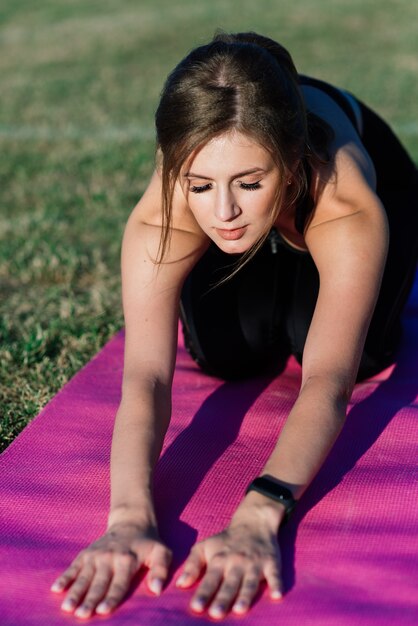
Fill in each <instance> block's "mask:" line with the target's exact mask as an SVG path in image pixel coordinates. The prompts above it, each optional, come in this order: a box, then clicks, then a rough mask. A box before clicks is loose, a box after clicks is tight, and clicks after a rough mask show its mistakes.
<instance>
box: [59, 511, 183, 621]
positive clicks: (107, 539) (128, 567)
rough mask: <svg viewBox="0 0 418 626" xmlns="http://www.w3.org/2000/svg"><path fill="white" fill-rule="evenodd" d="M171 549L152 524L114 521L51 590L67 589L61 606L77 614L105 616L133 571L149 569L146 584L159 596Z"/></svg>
mask: <svg viewBox="0 0 418 626" xmlns="http://www.w3.org/2000/svg"><path fill="white" fill-rule="evenodd" d="M171 559H172V552H171V550H170V549H169V548H167V546H165V545H164V544H163V543H162V541H161V540H160V538H159V535H158V531H157V529H156V528H155V526H148V527H144V526H140V525H137V524H134V523H131V522H129V523H127V522H124V523H118V524H114V525H113V526H111V527H110V528H109V529H108V531H107V532H106V533H105V534H104V535H103V536H102V537H100V539H98V540H97V541H95V542H94V543H92V544H91V545H90V546H88V548H86V549H85V550H82V551H81V552H80V553H79V554H78V556H77V557H76V558H75V559H74V561H73V562H72V563H71V565H70V567H69V568H68V569H67V570H65V572H64V573H63V574H62V575H61V576H60V577H59V578H58V579H57V580H56V581H55V582H54V584H53V585H52V587H51V590H52V591H54V592H63V591H65V590H68V591H67V595H66V597H65V600H64V602H63V603H62V605H61V608H62V609H63V610H64V611H67V612H69V613H75V615H76V616H77V617H82V618H88V617H91V616H92V615H93V614H94V612H96V613H98V614H100V615H107V614H108V613H110V612H111V611H112V610H113V609H115V608H116V607H117V606H118V605H119V604H120V603H121V602H122V600H123V598H124V597H125V596H126V594H127V592H128V590H129V587H130V584H131V582H132V579H133V577H134V576H135V574H136V573H137V572H138V571H139V570H140V569H141V567H144V566H145V567H147V568H148V569H149V571H148V575H147V583H148V587H149V588H150V590H151V591H152V592H153V593H155V594H156V595H159V594H160V593H161V590H162V587H163V584H164V582H165V581H166V579H167V576H168V570H169V567H170V564H171Z"/></svg>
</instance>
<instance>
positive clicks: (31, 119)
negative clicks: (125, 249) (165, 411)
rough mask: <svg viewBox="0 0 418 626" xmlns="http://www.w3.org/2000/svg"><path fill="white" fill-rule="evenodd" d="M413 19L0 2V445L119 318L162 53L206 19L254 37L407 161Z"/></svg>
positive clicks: (407, 9) (414, 87)
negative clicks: (348, 101)
mask: <svg viewBox="0 0 418 626" xmlns="http://www.w3.org/2000/svg"><path fill="white" fill-rule="evenodd" d="M416 23H417V22H416V15H415V5H414V3H413V2H410V0H387V1H386V2H380V1H379V0H362V1H361V2H360V1H359V0H352V1H351V2H349V3H348V2H346V0H318V1H317V2H315V3H313V2H311V1H310V0H298V2H297V3H296V2H294V1H292V2H290V1H288V0H284V1H277V0H274V1H273V0H265V1H261V2H259V3H256V2H254V1H253V0H242V1H241V2H239V3H238V2H232V0H228V1H227V0H204V1H196V0H179V1H178V2H176V3H173V2H172V1H170V0H142V1H141V2H138V1H137V0H135V1H134V0H117V1H115V0H114V1H110V0H107V1H106V0H100V1H99V0H89V2H85V0H67V1H65V0H49V1H47V0H39V2H36V3H34V2H32V1H29V0H3V2H2V3H1V7H0V73H1V76H2V98H1V99H0V143H1V146H0V148H1V149H0V413H1V415H0V449H4V448H5V447H6V446H7V445H8V444H9V443H10V442H11V441H12V440H13V439H14V437H15V436H16V435H17V434H18V433H19V432H20V431H21V430H22V428H23V427H24V426H25V425H26V424H27V423H28V421H30V419H31V418H32V417H34V416H35V415H36V414H37V413H38V412H39V410H40V409H41V408H42V406H44V405H45V403H46V402H47V401H48V400H49V399H50V398H51V397H52V395H54V394H55V393H56V392H57V391H58V389H60V388H61V387H62V385H63V384H64V383H65V382H66V381H67V380H68V379H69V378H70V377H71V376H72V375H73V374H74V373H75V372H76V371H77V370H78V369H79V368H80V367H81V366H82V365H83V364H84V363H86V362H87V361H88V360H89V359H90V358H91V357H92V356H93V354H95V353H96V352H97V351H98V350H99V349H100V347H101V346H102V345H103V344H104V343H105V342H106V340H107V339H108V338H109V337H110V336H112V334H113V333H114V332H116V330H117V329H118V328H120V327H121V326H122V324H123V318H122V311H121V305H120V280H119V254H120V241H121V236H122V232H123V227H124V224H125V221H126V219H127V217H128V215H129V212H130V210H131V209H132V207H133V206H134V205H135V203H136V202H137V200H138V198H139V197H140V195H141V193H142V192H143V190H144V188H145V185H146V182H147V178H148V176H149V174H150V172H151V170H152V166H153V151H154V143H153V112H154V110H155V107H156V104H157V101H158V95H159V93H160V90H161V87H162V84H163V81H164V78H165V76H166V75H167V73H168V72H169V70H170V69H171V68H172V67H173V66H174V65H175V64H176V63H177V61H178V60H179V59H180V58H181V57H182V56H184V54H185V53H186V52H187V51H188V50H189V49H190V48H191V47H193V46H195V45H197V44H199V43H204V42H206V41H207V40H208V39H209V38H210V37H211V36H212V34H213V32H214V31H215V29H216V28H223V29H224V30H232V31H238V30H250V29H251V30H256V31H259V32H262V33H264V34H266V35H269V36H271V37H273V38H276V39H278V40H279V41H281V42H282V43H283V44H284V45H286V46H287V47H289V49H290V50H291V52H292V54H293V56H294V59H295V62H296V64H297V66H298V68H299V70H300V71H301V72H305V73H307V74H312V75H314V76H318V77H321V78H324V79H326V80H330V81H332V82H335V83H336V84H339V85H341V86H344V87H346V88H348V89H351V90H352V91H354V92H355V93H356V94H358V95H359V96H361V97H362V99H364V100H365V101H367V102H368V103H369V104H370V105H372V106H373V107H374V108H376V109H377V110H378V111H379V112H380V113H381V114H382V115H383V116H385V117H386V118H387V119H388V120H389V121H390V122H391V123H392V125H393V126H394V128H395V129H396V130H397V131H398V133H399V135H400V136H401V138H402V140H403V141H404V143H405V145H406V146H407V148H408V149H409V151H410V152H411V154H412V155H413V157H414V158H415V160H416V161H418V119H417V114H416V103H417V101H418V81H417V80H416V75H417V69H418V40H417V37H416Z"/></svg>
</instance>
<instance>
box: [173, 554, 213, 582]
mask: <svg viewBox="0 0 418 626" xmlns="http://www.w3.org/2000/svg"><path fill="white" fill-rule="evenodd" d="M205 563H206V561H205V559H204V557H203V550H202V549H201V547H200V546H199V545H198V544H195V545H194V546H193V548H192V550H191V552H190V554H189V556H188V558H187V560H186V562H185V564H184V566H183V572H182V574H181V576H180V577H179V578H178V579H177V581H176V585H177V586H178V587H190V586H191V585H193V583H194V582H196V580H197V579H198V578H199V576H200V573H201V571H202V569H203V567H204V566H205Z"/></svg>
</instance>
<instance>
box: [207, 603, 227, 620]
mask: <svg viewBox="0 0 418 626" xmlns="http://www.w3.org/2000/svg"><path fill="white" fill-rule="evenodd" d="M208 613H209V615H210V616H211V617H221V616H222V615H223V614H224V613H225V609H224V607H223V606H221V605H220V604H216V605H215V606H211V607H210V609H209V611H208Z"/></svg>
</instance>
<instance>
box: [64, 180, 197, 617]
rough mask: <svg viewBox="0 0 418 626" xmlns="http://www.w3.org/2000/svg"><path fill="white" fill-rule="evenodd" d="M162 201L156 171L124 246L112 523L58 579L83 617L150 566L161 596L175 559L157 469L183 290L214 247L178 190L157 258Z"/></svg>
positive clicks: (68, 605) (70, 607) (112, 601)
mask: <svg viewBox="0 0 418 626" xmlns="http://www.w3.org/2000/svg"><path fill="white" fill-rule="evenodd" d="M160 198H161V185H160V181H159V176H158V175H157V174H155V175H154V177H153V179H152V181H151V184H150V186H149V188H148V190H147V192H146V193H145V195H144V196H143V198H142V199H141V201H140V202H139V204H138V205H137V207H136V208H135V209H134V211H133V212H132V214H131V216H130V218H129V220H128V223H127V226H126V229H125V233H124V238H123V244H122V296H123V308H124V316H125V333H126V334H125V356H124V373H123V384H122V400H121V403H120V406H119V409H118V411H117V415H116V420H115V428H114V435H113V440H112V453H111V508H110V514H109V520H108V529H107V532H106V533H105V535H104V536H103V537H101V538H100V539H99V540H98V541H96V542H94V543H93V544H92V545H91V546H89V547H88V548H87V549H85V550H83V551H82V552H81V553H80V554H79V555H78V557H77V558H76V559H75V560H74V561H73V563H72V564H71V566H70V568H69V569H68V570H66V572H64V574H63V575H62V576H61V577H60V578H59V579H58V580H57V581H56V584H55V585H54V590H57V591H62V590H64V589H67V588H68V587H69V585H71V587H70V589H69V591H68V594H67V597H66V599H65V601H64V603H63V609H64V610H67V611H70V612H73V611H74V610H76V615H77V616H79V617H89V616H90V615H91V614H92V613H93V612H94V610H96V612H99V613H108V612H110V611H111V610H112V609H113V608H114V607H115V606H116V605H117V604H119V603H120V601H121V600H122V599H123V597H124V595H125V594H126V592H127V591H128V588H129V584H130V582H131V580H132V577H133V575H134V574H135V573H136V572H137V571H138V570H139V569H140V567H142V566H146V567H148V568H149V574H148V584H149V586H150V588H151V590H152V591H154V592H155V593H159V592H160V591H161V588H162V585H163V582H164V580H165V579H166V578H167V575H168V567H169V564H170V561H171V551H170V550H169V549H168V548H167V547H166V546H164V545H163V543H162V542H161V540H160V539H159V536H158V529H157V520H156V518H155V512H154V505H153V500H152V475H153V471H154V467H155V464H156V462H157V460H158V457H159V454H160V451H161V448H162V445H163V440H164V436H165V433H166V430H167V427H168V423H169V419H170V412H171V383H172V377H173V371H174V364H175V355H176V345H177V325H178V308H179V298H180V292H181V287H182V284H183V281H184V278H185V276H186V275H187V273H188V272H189V271H190V269H191V267H192V266H193V264H194V263H195V262H196V260H197V259H198V258H199V256H200V255H201V254H202V250H203V248H204V245H203V241H202V238H201V237H199V234H198V233H196V232H193V231H192V230H190V229H189V230H188V229H187V228H188V224H187V222H185V220H184V219H183V220H182V219H180V218H179V217H178V215H179V213H181V211H182V210H183V208H184V206H183V204H182V200H181V196H179V194H177V198H176V199H175V208H176V219H175V220H174V224H173V230H172V239H171V246H170V251H169V253H168V256H167V258H166V259H165V261H164V263H163V264H162V265H160V266H158V265H156V264H155V262H154V259H156V257H157V251H158V246H159V241H160V233H161V226H160V224H159V223H158V217H159V214H160ZM83 597H84V599H83ZM77 607H78V608H77Z"/></svg>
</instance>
